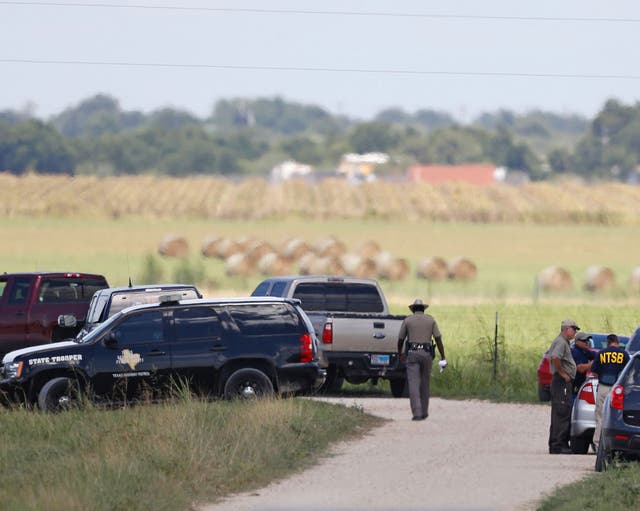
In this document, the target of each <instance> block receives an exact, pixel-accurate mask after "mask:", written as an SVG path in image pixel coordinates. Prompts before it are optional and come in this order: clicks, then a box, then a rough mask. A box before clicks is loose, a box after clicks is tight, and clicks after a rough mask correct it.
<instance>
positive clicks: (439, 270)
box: [416, 256, 449, 280]
mask: <svg viewBox="0 0 640 511" xmlns="http://www.w3.org/2000/svg"><path fill="white" fill-rule="evenodd" d="M448 276H449V265H448V264H447V261H445V260H444V259H443V258H442V257H438V256H431V257H423V258H421V259H419V260H418V262H417V263H416V277H418V278H419V279H427V280H444V279H446V278H447V277H448Z"/></svg>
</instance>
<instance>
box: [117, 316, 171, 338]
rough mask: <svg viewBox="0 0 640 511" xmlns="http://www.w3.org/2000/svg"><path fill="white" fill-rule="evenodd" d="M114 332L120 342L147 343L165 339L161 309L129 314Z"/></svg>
mask: <svg viewBox="0 0 640 511" xmlns="http://www.w3.org/2000/svg"><path fill="white" fill-rule="evenodd" d="M112 332H113V333H114V334H115V337H116V339H117V341H118V344H124V345H127V346H128V345H131V344H145V343H151V342H158V341H163V340H164V329H163V322H162V312H161V311H155V310H154V311H145V312H141V313H138V314H133V315H131V316H127V317H126V318H125V319H124V320H123V321H122V322H121V323H119V324H118V325H117V326H116V327H115V328H114V329H113V330H112Z"/></svg>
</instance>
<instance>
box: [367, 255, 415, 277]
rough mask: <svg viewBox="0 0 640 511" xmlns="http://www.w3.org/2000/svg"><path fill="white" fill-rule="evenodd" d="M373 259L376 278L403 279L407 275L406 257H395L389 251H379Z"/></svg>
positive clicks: (407, 264)
mask: <svg viewBox="0 0 640 511" xmlns="http://www.w3.org/2000/svg"><path fill="white" fill-rule="evenodd" d="M373 261H374V262H375V264H376V273H377V275H378V278H381V279H387V280H404V279H405V278H407V276H408V275H409V271H410V269H409V263H408V262H407V260H406V259H403V258H400V257H395V256H394V255H392V254H390V253H389V252H380V253H379V254H377V255H376V256H375V257H374V258H373Z"/></svg>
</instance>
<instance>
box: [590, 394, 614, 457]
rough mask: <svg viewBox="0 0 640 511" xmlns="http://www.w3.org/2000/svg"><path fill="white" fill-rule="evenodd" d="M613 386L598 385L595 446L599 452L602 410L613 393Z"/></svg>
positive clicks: (594, 433) (594, 434)
mask: <svg viewBox="0 0 640 511" xmlns="http://www.w3.org/2000/svg"><path fill="white" fill-rule="evenodd" d="M611 387H612V385H605V384H603V383H598V393H597V394H596V430H595V431H594V432H593V445H595V447H596V452H597V451H598V443H599V442H600V432H601V431H602V409H603V408H604V400H605V399H606V398H607V396H608V395H609V392H611Z"/></svg>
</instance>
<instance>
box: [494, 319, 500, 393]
mask: <svg viewBox="0 0 640 511" xmlns="http://www.w3.org/2000/svg"><path fill="white" fill-rule="evenodd" d="M498 319H499V317H498V311H496V330H495V334H494V337H493V382H494V383H495V382H496V379H497V377H498Z"/></svg>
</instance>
